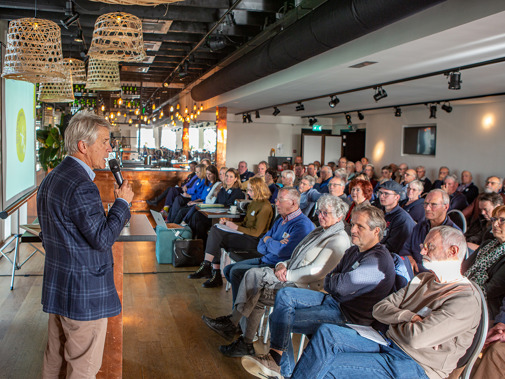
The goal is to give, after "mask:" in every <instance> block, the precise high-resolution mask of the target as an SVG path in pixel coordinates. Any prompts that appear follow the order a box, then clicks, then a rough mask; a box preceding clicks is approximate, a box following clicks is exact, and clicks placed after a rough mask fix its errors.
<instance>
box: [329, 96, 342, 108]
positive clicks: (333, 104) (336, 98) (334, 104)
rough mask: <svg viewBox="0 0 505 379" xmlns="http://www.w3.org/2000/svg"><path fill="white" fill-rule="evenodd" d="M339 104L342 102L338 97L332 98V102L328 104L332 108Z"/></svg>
mask: <svg viewBox="0 0 505 379" xmlns="http://www.w3.org/2000/svg"><path fill="white" fill-rule="evenodd" d="M338 103H340V100H339V99H338V97H337V95H334V96H332V97H330V102H329V103H328V105H329V106H330V108H335V107H336V106H337V104H338Z"/></svg>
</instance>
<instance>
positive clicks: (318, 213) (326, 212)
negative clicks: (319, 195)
mask: <svg viewBox="0 0 505 379" xmlns="http://www.w3.org/2000/svg"><path fill="white" fill-rule="evenodd" d="M332 213H333V212H328V211H321V210H319V209H318V210H317V211H316V215H317V216H319V215H321V216H323V217H328V216H329V215H331V214H332Z"/></svg>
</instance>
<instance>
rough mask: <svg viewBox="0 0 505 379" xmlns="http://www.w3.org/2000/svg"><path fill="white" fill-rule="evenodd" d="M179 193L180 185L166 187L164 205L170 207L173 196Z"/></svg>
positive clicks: (180, 191)
mask: <svg viewBox="0 0 505 379" xmlns="http://www.w3.org/2000/svg"><path fill="white" fill-rule="evenodd" d="M181 193H182V188H181V187H170V188H167V190H166V195H165V206H168V207H171V206H172V204H173V203H174V200H175V198H176V197H177V196H179V195H180V194H181Z"/></svg>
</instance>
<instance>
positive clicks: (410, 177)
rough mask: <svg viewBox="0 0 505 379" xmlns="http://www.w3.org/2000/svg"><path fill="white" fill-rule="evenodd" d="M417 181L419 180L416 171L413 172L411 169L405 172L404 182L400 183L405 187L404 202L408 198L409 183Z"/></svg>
mask: <svg viewBox="0 0 505 379" xmlns="http://www.w3.org/2000/svg"><path fill="white" fill-rule="evenodd" d="M416 179H417V174H416V170H412V169H411V168H409V169H408V170H406V171H405V173H404V174H403V181H402V182H401V183H400V184H401V185H402V186H403V194H402V200H405V199H406V198H407V186H408V185H409V183H412V182H413V181H414V180H416Z"/></svg>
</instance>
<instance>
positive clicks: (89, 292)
mask: <svg viewBox="0 0 505 379" xmlns="http://www.w3.org/2000/svg"><path fill="white" fill-rule="evenodd" d="M109 134H110V124H109V123H108V122H107V121H105V120H104V119H103V118H101V117H99V116H97V115H95V114H94V113H92V112H80V113H78V114H76V115H75V116H74V117H73V118H72V120H71V121H70V123H69V126H68V127H67V129H66V131H65V147H66V150H67V153H68V154H69V156H68V157H67V158H65V160H63V162H62V163H61V164H59V165H58V166H57V167H56V168H55V169H54V170H53V171H52V172H51V173H49V174H48V175H47V177H46V178H45V179H44V180H43V181H42V183H41V185H40V188H39V190H38V194H37V214H38V217H39V222H40V226H41V230H42V232H41V233H40V237H41V239H42V244H43V246H44V249H45V251H46V259H45V266H44V279H43V285H42V305H43V310H44V312H47V313H49V324H48V325H49V326H48V342H47V346H46V351H45V353H44V365H43V370H42V377H43V378H57V377H59V376H60V375H61V376H66V377H67V378H77V377H79V378H94V377H95V376H96V374H97V373H98V371H99V369H100V366H101V365H102V355H103V348H104V343H105V335H106V331H107V318H108V317H113V316H116V315H118V314H119V313H120V312H121V303H120V301H119V297H118V294H117V291H116V287H115V285H114V272H113V265H114V262H113V257H112V245H113V244H114V242H115V241H116V239H117V237H118V236H119V234H120V232H121V230H122V229H123V226H124V225H125V222H126V221H127V220H128V219H129V218H130V211H129V204H130V203H131V201H132V199H133V191H132V189H131V187H130V185H129V184H128V181H127V180H125V181H124V182H123V184H122V185H121V187H120V188H119V189H115V191H114V194H115V196H116V201H115V202H114V204H113V206H112V207H111V208H110V210H109V213H108V215H105V212H104V209H103V205H102V200H101V198H100V193H99V191H98V188H97V186H96V185H95V184H94V183H93V180H94V177H95V174H94V172H93V170H94V169H103V168H105V163H106V159H107V158H108V155H109V152H111V151H112V149H111V146H110V135H109Z"/></svg>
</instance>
